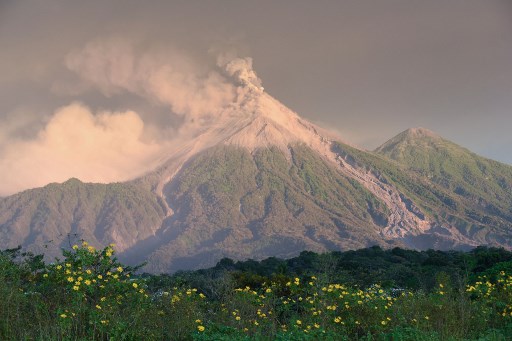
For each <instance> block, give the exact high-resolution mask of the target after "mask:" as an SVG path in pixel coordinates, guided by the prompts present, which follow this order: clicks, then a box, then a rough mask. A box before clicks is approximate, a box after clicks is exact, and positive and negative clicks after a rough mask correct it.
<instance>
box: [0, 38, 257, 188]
mask: <svg viewBox="0 0 512 341" xmlns="http://www.w3.org/2000/svg"><path fill="white" fill-rule="evenodd" d="M141 51H142V49H141V48H138V47H137V45H136V44H134V43H133V42H129V41H127V40H123V39H107V40H106V39H102V40H95V41H92V42H89V43H87V44H86V45H85V47H83V48H79V49H75V50H73V51H72V52H70V53H68V54H67V56H66V57H65V62H64V64H65V67H66V68H67V69H68V70H69V71H71V72H72V73H73V74H75V78H76V77H78V78H76V79H75V80H73V81H70V80H69V79H68V80H66V81H64V82H61V81H60V80H56V81H55V82H54V86H53V88H52V91H53V92H54V93H58V94H60V95H67V96H71V95H73V96H80V95H81V96H82V97H84V96H83V95H85V94H86V93H98V94H101V95H102V96H103V97H104V98H106V99H107V103H108V99H112V98H115V97H116V96H117V97H119V96H123V94H128V95H131V96H133V95H136V96H138V97H139V98H140V99H142V100H143V101H146V102H147V103H148V107H162V108H164V110H167V115H168V117H169V119H170V118H171V117H174V118H178V119H177V120H176V119H175V120H174V122H177V123H176V126H174V127H171V129H169V128H168V127H167V128H164V127H161V126H159V125H158V120H155V119H154V117H152V115H151V110H148V112H146V113H145V115H140V114H139V113H137V112H135V111H134V110H122V111H108V110H93V109H91V108H90V107H88V106H87V105H86V104H81V103H79V102H73V103H71V104H69V105H67V106H64V107H61V108H59V109H57V110H55V111H54V112H53V113H52V114H51V115H49V117H48V120H47V123H46V124H44V125H43V126H42V128H40V130H39V131H38V132H37V133H36V134H35V136H34V135H32V138H25V139H23V138H20V137H19V136H18V138H12V136H9V134H10V133H9V131H12V130H13V129H10V130H9V129H7V128H4V129H3V130H2V129H0V142H2V143H1V145H2V148H0V177H2V179H3V180H4V181H3V182H2V184H0V195H9V194H12V193H15V192H18V191H20V190H23V189H27V188H33V187H39V186H44V185H45V184H47V183H50V182H62V181H65V180H67V179H69V178H71V177H77V178H79V179H81V180H83V181H91V182H103V183H105V182H113V181H123V180H128V179H132V178H134V177H136V176H139V175H142V174H143V173H145V172H147V171H149V170H151V169H154V168H156V167H157V166H158V163H159V162H162V161H165V158H166V155H170V153H172V150H173V149H174V148H175V147H178V146H179V145H180V144H182V143H185V142H186V141H187V140H188V139H190V138H193V137H194V136H195V135H196V134H198V133H200V132H201V131H202V130H203V129H204V128H205V127H207V126H209V125H210V124H212V123H216V121H218V120H221V119H222V116H223V115H224V114H226V113H227V115H231V116H232V115H234V114H237V110H233V106H232V105H233V103H235V102H236V101H237V100H240V96H254V95H255V94H256V93H260V92H261V91H263V88H262V86H261V80H260V79H259V78H258V76H257V75H256V73H255V72H254V71H253V69H252V59H251V58H238V57H236V56H232V57H231V58H228V57H227V56H226V55H225V56H222V57H219V58H217V64H216V65H215V63H212V64H211V67H205V65H207V64H204V63H203V64H201V63H200V62H195V61H194V59H193V58H191V56H190V55H187V54H186V53H185V52H183V51H179V50H177V49H165V50H162V49H160V50H157V49H151V48H149V49H147V47H146V49H144V50H143V52H141ZM66 82H69V86H67V85H66ZM228 107H229V110H226V108H228ZM14 123H16V122H14ZM13 126H14V127H17V126H19V124H13ZM169 131H172V132H174V134H173V135H172V136H169V134H168V133H169ZM11 135H12V134H11ZM4 142H5V143H4ZM7 142H8V143H7ZM34 169H37V172H34Z"/></svg>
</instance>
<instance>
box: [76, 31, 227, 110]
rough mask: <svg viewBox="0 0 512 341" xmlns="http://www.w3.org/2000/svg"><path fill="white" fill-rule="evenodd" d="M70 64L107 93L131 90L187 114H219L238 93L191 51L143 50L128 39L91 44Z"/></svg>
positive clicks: (92, 84) (86, 79)
mask: <svg viewBox="0 0 512 341" xmlns="http://www.w3.org/2000/svg"><path fill="white" fill-rule="evenodd" d="M66 65H67V67H68V68H69V69H70V70H72V71H74V72H76V73H77V74H78V75H79V76H80V77H81V78H82V79H83V80H85V81H86V82H88V83H89V85H91V86H95V87H98V88H99V89H100V90H101V91H102V92H103V93H104V94H105V95H106V96H111V95H113V94H118V93H120V92H122V91H128V92H130V93H133V94H137V95H139V96H142V97H144V98H146V99H148V100H151V101H156V102H158V103H160V104H164V105H169V107H170V110H171V111H172V112H173V113H175V114H178V115H183V116H186V117H187V118H201V117H204V116H209V115H213V114H214V113H215V112H216V111H218V110H219V109H220V108H223V107H225V106H226V105H228V104H229V103H231V102H233V100H234V98H235V87H234V86H233V84H232V83H231V82H230V81H229V80H227V79H226V78H225V77H223V76H222V75H221V74H220V73H219V72H217V71H216V70H203V69H204V67H202V66H200V65H197V64H195V63H194V62H193V60H192V59H191V58H190V56H188V55H186V54H185V53H177V52H175V51H173V52H169V51H167V53H162V52H155V51H152V52H150V53H137V52H136V51H135V49H134V48H133V47H132V45H131V44H130V43H128V42H127V41H121V40H107V41H96V42H92V43H89V44H88V45H87V46H86V47H85V48H84V49H82V50H79V51H75V52H73V53H71V54H69V55H68V57H67V59H66Z"/></svg>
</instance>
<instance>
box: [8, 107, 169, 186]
mask: <svg viewBox="0 0 512 341" xmlns="http://www.w3.org/2000/svg"><path fill="white" fill-rule="evenodd" d="M143 130H144V122H142V120H141V118H140V117H139V115H137V113H135V112H133V111H126V112H108V111H104V112H99V113H93V112H91V110H90V109H89V108H88V107H87V106H85V105H83V104H80V103H73V104H70V105H68V106H65V107H62V108H60V109H58V110H57V111H56V112H55V114H54V115H53V117H52V118H51V120H50V121H49V122H48V124H47V125H46V126H45V128H44V129H43V130H41V131H40V132H39V134H38V135H37V137H36V138H35V139H33V140H29V141H25V140H14V141H11V142H10V144H9V145H8V146H7V147H5V148H4V149H3V150H2V153H1V154H2V155H1V158H0V176H1V177H2V185H1V187H0V195H7V194H11V193H15V192H18V191H20V190H23V189H27V188H33V187H40V186H44V185H46V184H48V183H50V182H56V181H58V182H61V181H65V180H67V179H69V178H71V177H77V178H79V179H80V180H83V181H92V182H114V181H121V180H126V179H130V178H132V177H134V176H137V175H139V174H140V173H142V172H144V171H145V170H147V169H148V168H150V167H152V164H151V163H152V161H153V160H154V159H155V156H156V155H158V153H159V152H160V151H161V149H162V148H163V146H162V145H158V144H156V143H153V142H144V141H142V132H143Z"/></svg>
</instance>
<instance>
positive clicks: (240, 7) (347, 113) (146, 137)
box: [0, 0, 512, 195]
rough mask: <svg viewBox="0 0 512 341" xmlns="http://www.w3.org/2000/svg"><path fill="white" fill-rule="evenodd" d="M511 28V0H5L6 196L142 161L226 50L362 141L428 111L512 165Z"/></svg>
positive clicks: (117, 171)
mask: <svg viewBox="0 0 512 341" xmlns="http://www.w3.org/2000/svg"><path fill="white" fill-rule="evenodd" d="M511 37H512V1H510V0H428V1H425V0H372V1H369V0H368V1H366V0H353V1H344V0H337V1H321V0H315V1H299V0H289V1H275V0H272V1H262V0H258V1H240V0H238V1H235V0H232V1H228V0H225V1H220V0H219V1H193V0H188V1H164V0H161V1H140V0H137V1H135V0H134V1H129V0H128V1H127V0H122V1H121V0H119V1H115V0H114V1H61V0H39V1H36V0H33V1H30V0H22V1H19V0H0V177H2V179H3V180H2V182H3V184H2V185H1V186H0V195H7V194H10V193H13V192H16V191H19V190H21V189H24V188H29V187H34V186H41V185H43V184H45V183H47V182H50V181H63V180H65V179H66V178H68V177H70V176H76V177H78V178H81V179H83V180H88V181H115V180H123V179H127V178H129V177H133V176H136V175H138V174H140V173H141V172H143V171H145V170H146V169H149V168H151V167H152V166H153V162H154V161H155V159H156V158H157V156H158V155H160V154H161V153H162V152H163V151H164V150H165V149H166V148H172V147H173V144H174V143H176V141H175V140H174V138H175V137H176V136H179V135H180V134H183V131H182V130H183V129H182V128H183V124H184V122H186V121H192V120H204V119H208V118H211V115H212V114H211V112H209V111H208V108H211V107H213V106H215V105H218V104H219V103H224V102H226V101H229V100H230V96H231V95H232V91H233V84H232V83H231V81H232V80H230V78H229V75H226V74H225V72H224V71H221V70H220V69H219V67H218V65H220V64H222V63H223V62H222V60H224V59H225V58H228V57H234V56H235V57H251V58H252V61H253V66H254V69H255V71H256V72H257V74H258V76H259V78H260V79H261V80H262V82H263V86H264V87H265V90H266V91H267V92H269V93H270V94H271V95H273V96H274V97H276V98H277V99H278V100H280V101H281V102H283V103H284V104H286V105H287V106H289V107H290V108H291V109H293V110H294V111H296V112H298V113H299V114H300V115H301V116H303V117H305V118H307V119H309V120H311V121H313V122H315V123H317V124H319V125H322V126H324V127H327V128H331V129H335V130H337V131H338V132H339V133H340V135H341V136H342V137H343V138H344V139H345V140H347V141H350V142H352V143H354V144H356V145H359V146H361V147H364V148H368V149H373V148H375V147H376V146H378V145H379V144H381V143H383V142H384V141H386V140H387V139H388V138H391V137H392V136H394V135H396V134H397V133H399V132H400V131H402V130H405V129H407V128H409V127H417V126H422V127H426V128H429V129H431V130H434V131H436V132H437V133H439V134H440V135H442V136H444V137H446V138H448V139H450V140H452V141H454V142H456V143H458V144H461V145H463V146H465V147H467V148H469V149H470V150H472V151H475V152H477V153H478V154H481V155H484V156H487V157H490V158H494V159H496V160H499V161H502V162H506V163H509V164H512V152H511V151H510V146H512V134H511V133H510V130H511V128H512V112H511V109H512V38H511ZM219 56H220V58H219ZM242 61H244V62H247V63H250V60H249V59H244V60H242ZM219 63H220V64H219ZM221 66H222V65H221ZM91 174H95V176H96V177H95V176H94V175H91Z"/></svg>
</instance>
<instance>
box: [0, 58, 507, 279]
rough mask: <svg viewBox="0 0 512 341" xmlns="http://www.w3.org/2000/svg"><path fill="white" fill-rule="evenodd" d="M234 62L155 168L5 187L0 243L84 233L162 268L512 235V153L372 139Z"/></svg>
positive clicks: (455, 245)
mask: <svg viewBox="0 0 512 341" xmlns="http://www.w3.org/2000/svg"><path fill="white" fill-rule="evenodd" d="M227 69H228V70H229V64H228V65H227ZM234 75H235V76H236V81H237V84H238V86H237V88H236V91H237V93H236V96H235V100H234V101H233V103H230V104H229V105H227V106H225V107H223V108H220V109H218V111H217V112H216V113H215V116H214V119H206V120H204V121H203V122H199V123H197V122H195V123H196V124H198V125H199V128H198V129H197V130H196V131H195V133H194V136H193V138H191V139H190V140H188V142H186V143H183V144H181V145H179V146H176V148H174V149H173V150H172V151H169V153H168V154H166V155H163V156H162V162H161V165H160V166H159V167H158V168H157V169H155V170H153V171H151V172H149V173H147V174H145V175H144V176H142V177H140V178H137V179H134V180H132V181H128V182H123V183H114V184H91V183H83V182H81V181H80V180H78V179H70V180H68V181H66V182H65V183H62V184H50V185H47V186H45V187H43V188H37V189H32V190H27V191H24V192H21V193H18V194H15V195H12V196H9V197H6V198H2V199H0V247H2V248H8V247H15V246H17V245H22V246H24V247H27V248H28V249H30V250H32V251H34V252H44V253H46V254H47V255H49V256H53V255H56V254H58V249H59V248H62V247H64V248H68V247H70V245H71V243H72V240H74V239H84V240H87V241H88V242H89V243H90V244H92V245H95V246H98V247H100V246H103V245H108V244H110V243H115V244H116V247H117V250H118V252H119V258H120V259H121V260H123V261H125V262H128V263H129V264H138V263H141V262H144V261H147V265H146V267H145V268H144V270H145V271H148V272H153V273H161V272H172V271H176V270H179V269H196V268H200V267H206V266H211V265H214V264H215V263H216V262H217V261H218V260H220V259H221V258H223V257H230V258H233V259H247V258H254V259H262V258H265V257H269V256H278V257H291V256H295V255H297V254H298V253H300V252H301V251H303V250H312V251H316V252H324V251H329V250H348V249H357V248H362V247H368V246H372V245H380V246H382V247H385V248H390V247H396V246H399V247H406V248H415V249H427V248H435V249H470V248H472V247H475V246H478V245H492V246H500V247H505V248H508V249H510V248H511V247H512V239H511V235H512V194H511V193H512V167H511V166H508V165H505V164H501V163H498V162H495V161H492V160H488V159H485V158H482V157H480V156H477V155H475V154H473V153H471V152H470V151H468V150H466V149H464V148H462V147H460V146H457V145H456V144H454V143H452V142H449V141H447V140H445V139H443V138H442V137H440V136H438V135H436V134H435V133H433V132H430V131H428V130H426V129H422V128H415V129H409V130H407V131H405V132H403V133H401V134H399V135H398V136H396V137H394V138H393V139H391V140H390V141H388V142H386V143H385V144H383V145H382V146H381V147H379V148H377V149H376V150H375V151H373V152H372V151H365V150H362V149H359V148H356V147H354V146H352V145H350V144H348V143H346V142H342V140H341V139H340V138H339V137H338V136H337V135H336V134H333V133H330V132H328V131H326V130H324V129H322V128H320V127H318V126H316V125H315V124H313V123H311V122H308V121H307V120H305V119H303V118H301V117H300V116H299V115H297V114H296V113H294V112H293V111H291V110H290V109H288V108H287V107H286V106H284V105H283V104H281V103H280V102H279V101H277V100H276V99H274V98H273V97H272V96H270V95H269V94H267V93H266V92H265V91H264V89H263V88H262V87H261V82H260V81H259V79H258V78H257V77H256V75H255V74H253V73H251V72H240V71H237V72H235V73H234Z"/></svg>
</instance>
